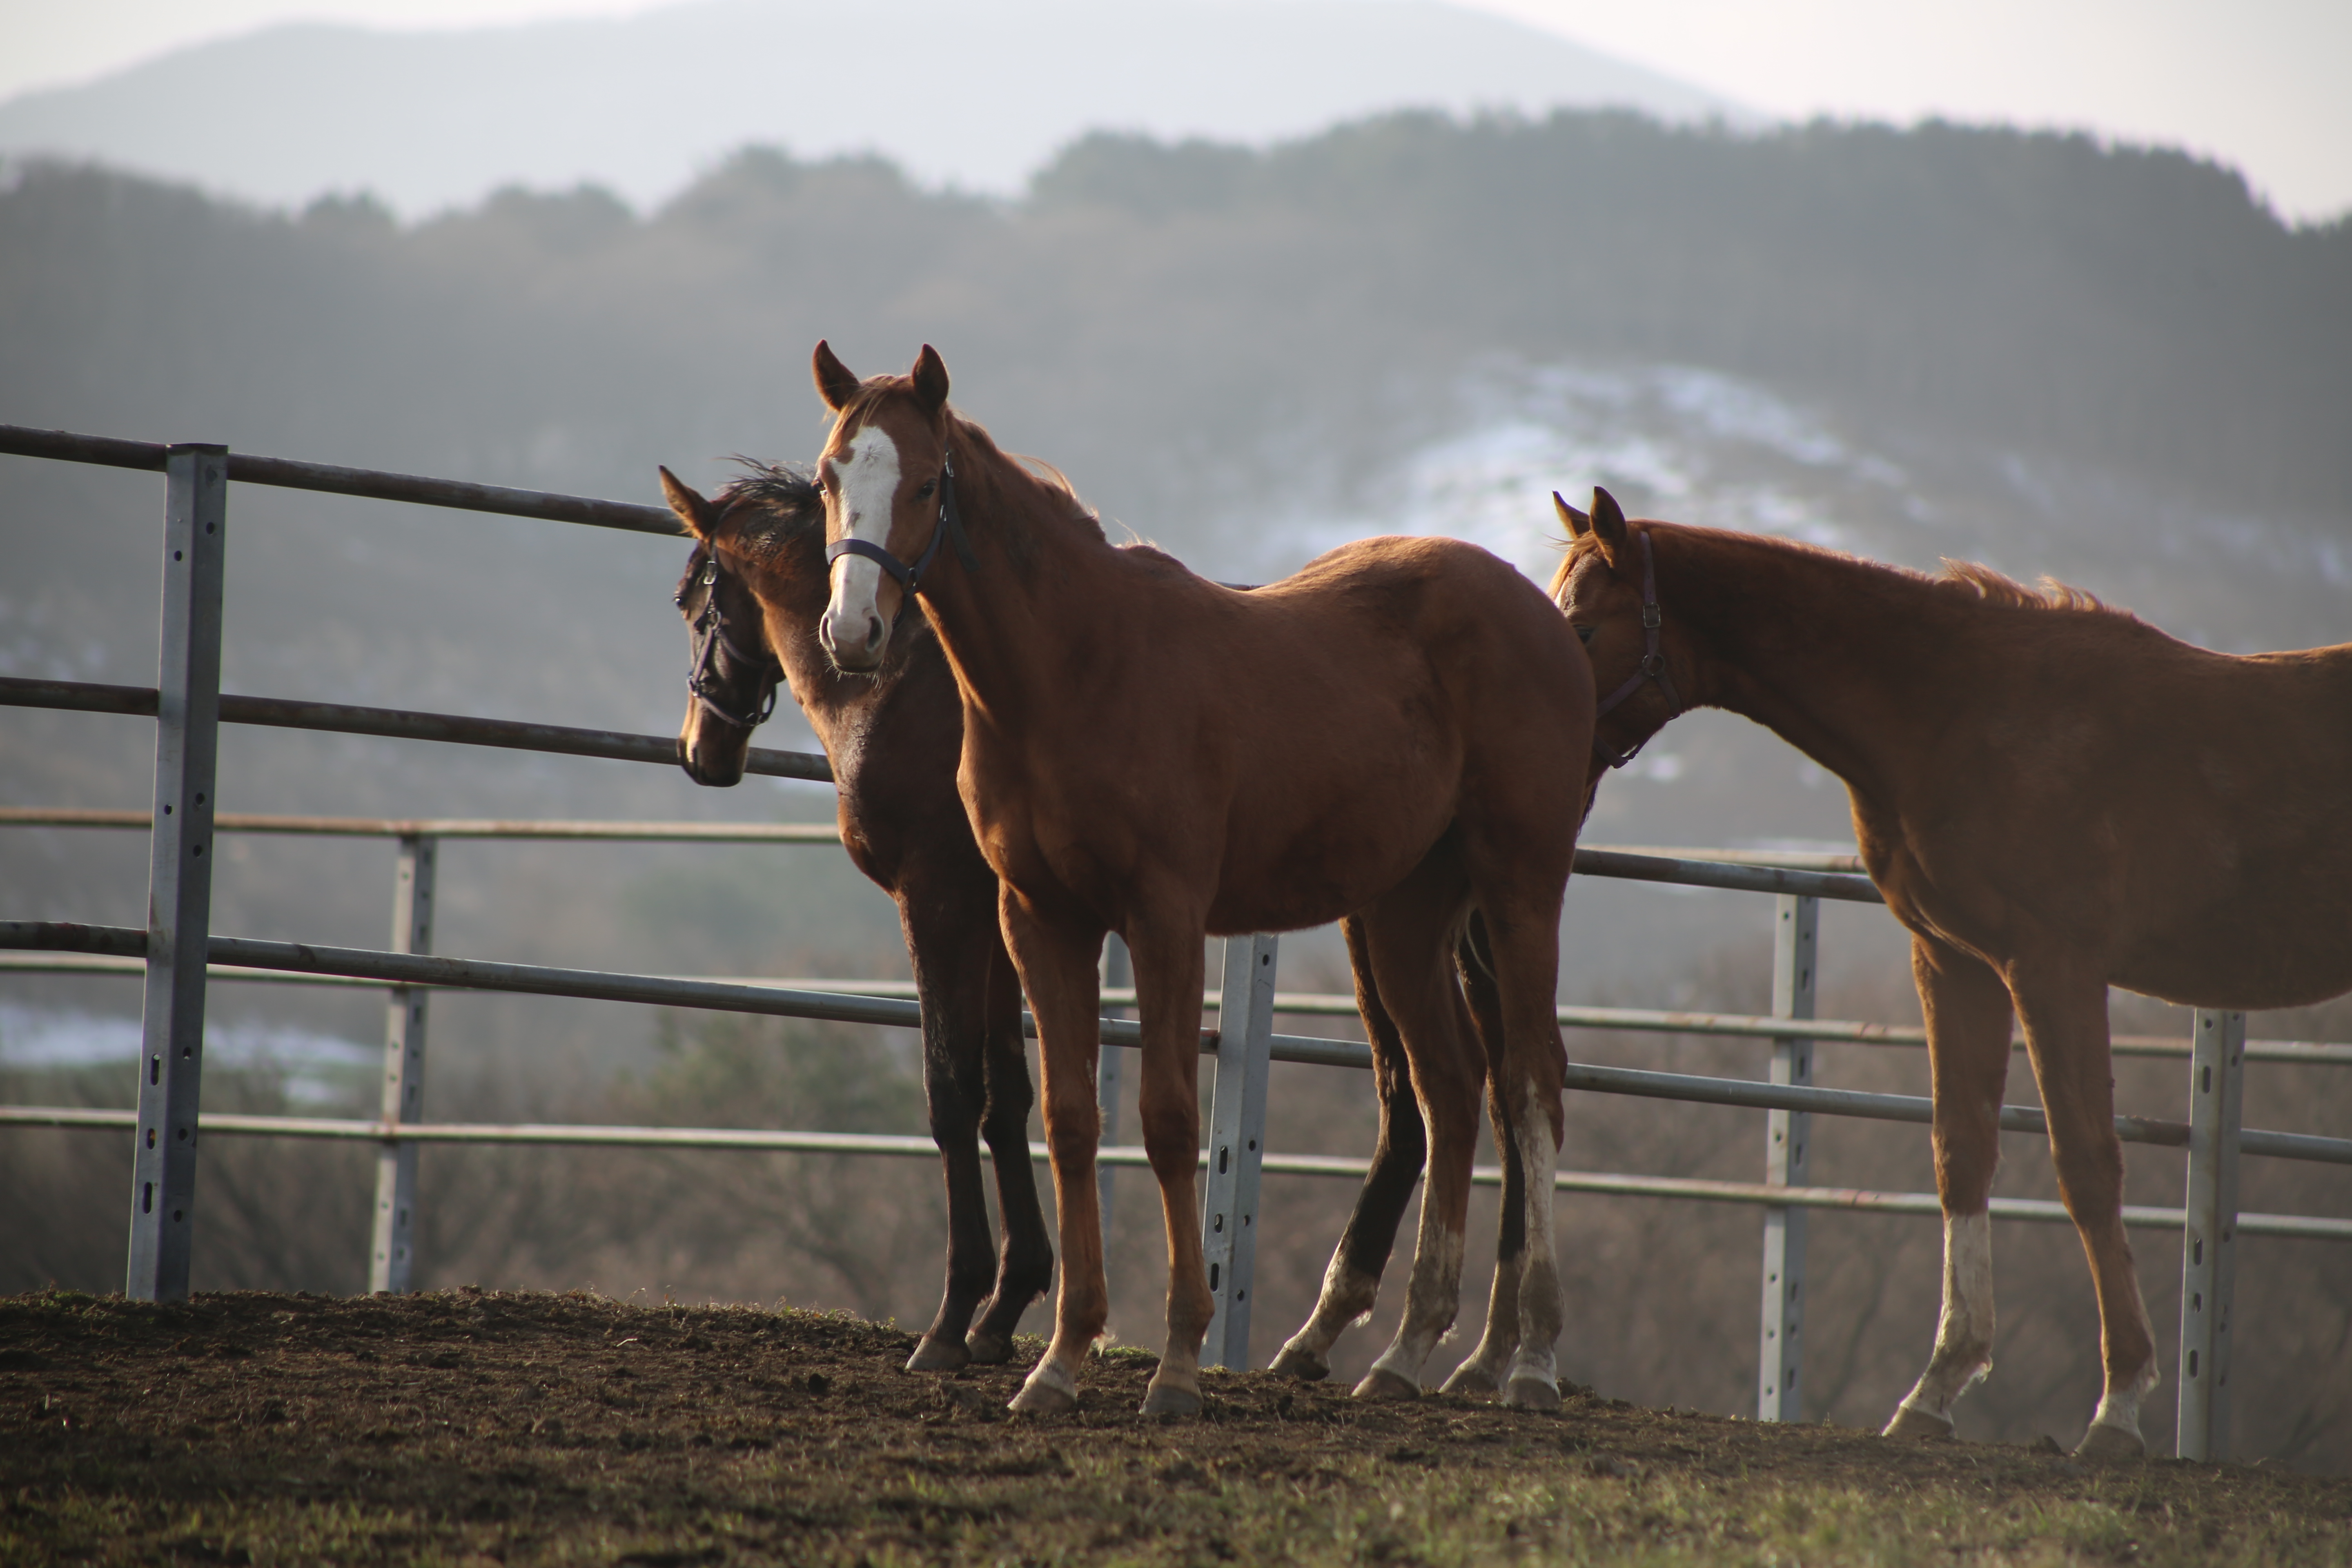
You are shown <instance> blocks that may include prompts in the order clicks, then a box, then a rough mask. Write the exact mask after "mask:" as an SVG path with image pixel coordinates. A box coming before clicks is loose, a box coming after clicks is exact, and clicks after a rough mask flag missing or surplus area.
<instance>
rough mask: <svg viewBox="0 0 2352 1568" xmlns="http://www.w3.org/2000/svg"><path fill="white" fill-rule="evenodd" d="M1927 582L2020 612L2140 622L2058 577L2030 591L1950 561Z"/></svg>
mask: <svg viewBox="0 0 2352 1568" xmlns="http://www.w3.org/2000/svg"><path fill="white" fill-rule="evenodd" d="M1927 580H1928V581H1929V582H1931V583H1933V584H1936V586H1937V587H1939V588H1949V589H1953V590H1956V591H1958V592H1959V593H1963V594H1973V595H1976V596H1977V597H1978V598H1979V599H1982V600H1983V601H1984V602H1985V603H1986V604H1988V605H2009V606H2011V607H2012V608H2015V609H2020V610H2087V611H2091V612H2093V613H2094V614H2097V615H2102V616H2123V617H2124V618H2126V620H2135V619H2137V616H2133V615H2132V613H2131V612H2130V611H2129V610H2121V609H2117V608H2116V606H2115V605H2110V604H2108V603H2107V602H2106V601H2105V600H2104V599H2101V598H2100V597H2099V596H2098V595H2096V594H2093V593H2091V592H2089V591H2088V590H2086V589H2083V588H2075V587H2071V586H2069V585H2068V584H2064V583H2061V582H2060V581H2058V579H2056V578H2055V577H2051V576H2046V575H2045V576H2044V577H2043V578H2042V585H2041V587H2039V588H2029V587H2027V586H2026V585H2025V584H2022V583H2021V582H2019V581H2018V580H2017V579H2016V578H2014V577H2007V576H2003V575H2002V574H2000V573H1999V572H1996V571H1994V570H1993V569H1992V568H1991V567H1990V566H1986V565H1982V564H1980V563H1977V562H1974V561H1950V560H1947V561H1946V562H1945V563H1944V569H1943V570H1942V571H1941V572H1938V573H1937V574H1934V575H1933V576H1931V577H1928V578H1927Z"/></svg>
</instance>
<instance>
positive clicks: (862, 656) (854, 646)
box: [816, 610, 890, 675]
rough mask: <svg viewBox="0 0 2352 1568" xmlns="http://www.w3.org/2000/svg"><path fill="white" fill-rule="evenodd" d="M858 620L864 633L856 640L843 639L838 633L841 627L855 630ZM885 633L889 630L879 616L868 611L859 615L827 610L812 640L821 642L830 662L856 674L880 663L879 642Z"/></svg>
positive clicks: (885, 635)
mask: <svg viewBox="0 0 2352 1568" xmlns="http://www.w3.org/2000/svg"><path fill="white" fill-rule="evenodd" d="M861 623H862V626H863V632H864V635H863V636H862V637H858V638H857V639H856V641H854V642H853V641H850V640H847V639H845V638H844V637H842V636H841V635H840V634H841V632H842V630H843V628H844V627H845V626H846V627H847V628H848V629H850V630H853V631H856V630H857V629H859V627H860V625H861ZM889 635H890V630H889V628H888V627H887V626H884V625H883V624H882V617H881V616H877V615H876V614H874V613H873V612H872V611H870V610H869V611H867V612H866V613H865V614H864V615H862V616H861V615H856V614H851V615H843V614H841V613H840V612H838V611H835V610H827V611H826V612H825V614H824V619H822V620H820V621H819V622H817V626H816V640H817V641H819V642H820V643H823V644H824V651H825V652H826V653H827V654H828V655H830V656H831V658H832V659H833V662H834V664H835V666H836V667H837V668H842V669H845V670H848V671H850V672H851V673H853V674H856V675H864V674H866V673H868V672H870V671H871V670H873V669H874V668H875V667H876V666H877V665H879V664H880V663H881V662H882V645H883V643H884V642H885V641H886V640H887V638H888V637H889Z"/></svg>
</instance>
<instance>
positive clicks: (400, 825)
mask: <svg viewBox="0 0 2352 1568" xmlns="http://www.w3.org/2000/svg"><path fill="white" fill-rule="evenodd" d="M782 754H784V755H802V754H804V753H798V752H786V753H782ZM151 825H152V818H150V817H149V816H148V815H147V813H145V812H143V811H107V810H100V809H96V808H90V807H75V806H50V805H0V827H99V828H133V829H136V830H138V831H140V832H142V833H143V832H145V831H146V830H147V828H148V827H149V826H151ZM213 828H214V831H215V832H219V833H277V834H290V835H294V836H297V837H320V838H513V839H544V838H554V839H566V840H581V839H595V840H610V841H612V842H614V843H624V844H670V843H677V844H835V845H837V844H839V843H840V842H841V829H840V828H839V827H838V826H835V825H833V824H831V823H824V822H558V821H539V820H530V821H522V820H516V821H509V820H505V819H502V818H498V817H478V816H419V817H399V816H275V815H268V814H264V813H258V812H236V811H225V812H222V813H221V814H220V815H219V816H215V817H214V818H213Z"/></svg>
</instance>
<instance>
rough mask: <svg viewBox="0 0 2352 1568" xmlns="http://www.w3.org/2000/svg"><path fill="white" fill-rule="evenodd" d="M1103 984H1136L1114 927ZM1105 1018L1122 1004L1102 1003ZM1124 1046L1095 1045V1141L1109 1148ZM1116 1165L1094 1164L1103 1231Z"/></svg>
mask: <svg viewBox="0 0 2352 1568" xmlns="http://www.w3.org/2000/svg"><path fill="white" fill-rule="evenodd" d="M1102 984H1103V989H1104V990H1106V991H1111V990H1122V989H1124V988H1126V987H1127V986H1129V985H1132V984H1135V963H1134V961H1133V960H1132V959H1130V958H1129V956H1128V952H1127V943H1126V942H1125V941H1123V940H1122V939H1121V938H1120V936H1119V934H1118V932H1117V931H1113V932H1111V933H1110V935H1108V936H1107V937H1105V938H1104V939H1103V955H1102ZM1102 1016H1104V1017H1106V1018H1124V1017H1126V1016H1127V1009H1126V1008H1125V1007H1124V1006H1118V1007H1105V1008H1103V1009H1102ZM1126 1068H1127V1050H1126V1047H1120V1046H1111V1047H1098V1048H1097V1050H1096V1052H1095V1102H1096V1104H1097V1105H1098V1106H1099V1107H1100V1108H1101V1110H1102V1131H1101V1132H1100V1134H1099V1135H1098V1136H1097V1140H1096V1142H1097V1144H1098V1145H1099V1146H1100V1147H1102V1148H1106V1149H1108V1148H1109V1147H1110V1146H1111V1144H1113V1143H1115V1142H1118V1094H1119V1088H1118V1086H1119V1080H1120V1079H1123V1078H1125V1077H1126V1076H1127V1072H1126ZM1117 1177H1118V1166H1116V1165H1113V1164H1110V1163H1107V1162H1106V1163H1097V1165H1096V1166H1095V1186H1096V1188H1097V1191H1098V1192H1099V1193H1100V1194H1101V1197H1102V1224H1103V1234H1104V1236H1105V1237H1108V1236H1109V1234H1110V1198H1111V1193H1112V1191H1113V1190H1114V1188H1115V1187H1116V1185H1117Z"/></svg>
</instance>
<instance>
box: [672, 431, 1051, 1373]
mask: <svg viewBox="0 0 2352 1568" xmlns="http://www.w3.org/2000/svg"><path fill="white" fill-rule="evenodd" d="M661 479H662V491H663V493H664V495H665V496H667V498H668V500H669V504H670V509H671V510H673V511H675V512H677V516H678V520H679V521H682V522H683V523H685V524H686V526H687V527H688V530H690V531H692V532H693V534H694V536H695V539H696V544H695V547H694V553H693V555H692V556H691V557H690V558H689V559H688V562H687V568H686V575H685V576H684V577H683V578H681V579H679V582H678V588H677V605H678V608H679V610H680V611H682V612H683V613H684V614H685V616H686V617H687V621H688V625H689V626H691V627H692V628H693V631H694V638H695V657H694V667H693V672H692V674H691V675H690V676H689V678H688V688H689V689H690V691H691V694H692V700H691V701H690V702H689V703H688V707H687V710H686V722H685V724H684V726H683V728H681V729H680V731H679V732H678V758H679V761H680V762H681V763H684V764H685V767H686V771H687V773H688V774H689V775H690V776H691V777H692V778H693V779H694V780H695V782H696V783H698V784H719V785H726V784H736V783H738V782H740V780H741V779H742V777H743V763H744V760H745V757H746V755H747V753H748V752H750V750H751V731H752V728H753V726H754V725H755V724H757V723H758V721H760V720H761V718H763V717H764V716H765V714H766V711H767V710H768V709H769V708H770V707H772V705H773V701H774V690H775V682H776V679H778V677H779V675H781V676H782V678H783V679H786V680H788V681H789V682H790V683H791V687H792V692H793V696H794V697H795V698H797V699H798V700H799V701H800V705H801V709H802V711H803V712H804V713H806V714H807V716H808V721H809V723H810V724H811V726H813V727H814V729H815V731H816V732H817V736H818V738H819V739H820V740H821V741H822V742H824V750H825V755H826V756H827V757H829V758H830V759H832V762H833V772H834V778H835V783H836V784H837V785H838V790H839V798H840V813H841V837H842V842H843V844H844V845H845V846H846V847H847V848H848V850H849V855H850V858H851V859H852V860H854V861H855V862H856V866H857V868H858V869H859V870H861V871H863V872H865V873H866V876H867V877H869V878H871V879H873V880H874V882H875V883H876V884H877V886H879V887H880V888H881V889H883V891H885V892H887V893H888V894H889V895H890V896H891V897H892V898H893V899H894V900H897V901H898V921H899V925H900V927H901V929H902V930H903V931H904V932H905V934H906V939H907V956H908V958H909V959H910V960H911V961H912V962H913V963H914V969H915V986H916V992H917V994H918V995H919V997H920V999H921V1002H922V1009H923V1095H924V1100H925V1101H926V1103H927V1104H928V1106H929V1112H930V1120H931V1136H932V1138H933V1139H934V1140H935V1141H936V1142H938V1144H939V1147H940V1164H941V1166H942V1167H944V1169H945V1173H946V1176H947V1191H948V1261H947V1287H946V1292H945V1294H944V1295H943V1296H942V1297H941V1298H940V1310H939V1313H938V1315H937V1316H936V1317H935V1318H934V1319H933V1320H932V1321H931V1326H930V1329H929V1331H927V1332H926V1333H925V1334H924V1335H923V1337H922V1341H921V1342H920V1343H919V1344H918V1345H917V1346H916V1348H915V1353H914V1356H913V1358H912V1359H911V1360H909V1361H908V1363H907V1365H908V1369H909V1370H912V1371H926V1370H930V1371H943V1370H948V1369H950V1368H954V1367H959V1366H961V1365H963V1364H965V1363H967V1362H968V1361H979V1362H989V1363H1001V1362H1004V1361H1008V1360H1010V1359H1011V1358H1012V1355H1013V1329H1014V1327H1015V1326H1016V1325H1018V1324H1019V1322H1020V1321H1021V1314H1022V1313H1023V1312H1024V1310H1027V1308H1028V1306H1029V1303H1031V1302H1032V1301H1034V1300H1036V1299H1037V1298H1038V1297H1040V1296H1042V1295H1044V1294H1045V1289H1046V1287H1047V1286H1049V1285H1051V1284H1052V1283H1053V1279H1054V1247H1053V1243H1052V1242H1051V1241H1050V1240H1049V1239H1048V1238H1047V1237H1046V1234H1045V1215H1044V1213H1043V1212H1042V1210H1041V1209H1040V1207H1039V1205H1038V1201H1037V1181H1036V1173H1035V1172H1034V1170H1033V1169H1032V1168H1031V1166H1030V1161H1029V1107H1030V1103H1031V1097H1030V1086H1029V1061H1028V1048H1027V1046H1026V1043H1025V1042H1024V1040H1023V1038H1022V1035H1021V990H1020V985H1019V983H1018V981H1017V979H1016V977H1015V976H1014V974H1013V963H1012V960H1011V959H1010V958H1008V957H1007V956H1006V954H1005V952H1004V942H1003V938H1002V937H1001V936H1000V935H999V934H998V930H997V919H996V873H995V872H993V871H992V870H990V869H989V868H988V863H987V862H986V861H984V860H982V858H981V857H980V851H979V849H978V848H977V847H975V846H974V845H973V844H972V841H971V828H970V826H967V825H966V823H965V821H964V816H963V806H962V803H961V801H960V800H959V799H958V798H957V795H956V786H955V770H956V758H957V755H958V752H959V751H960V749H961V748H960V746H959V738H960V736H961V731H962V723H963V711H962V706H961V700H960V699H959V698H958V697H957V695H956V687H955V680H954V678H953V677H951V676H950V674H949V673H948V669H947V663H946V661H945V660H944V659H942V658H940V651H939V645H938V643H937V642H936V641H935V640H934V639H933V638H931V637H929V634H928V633H927V632H926V631H924V630H923V629H921V628H919V627H918V628H910V635H908V637H904V638H901V639H900V640H899V643H898V646H897V647H894V648H892V649H891V650H890V656H889V657H888V658H887V659H885V660H884V661H883V662H882V663H881V664H880V665H879V666H878V667H877V668H876V669H875V670H874V671H873V672H872V673H870V674H866V675H854V676H852V675H844V674H842V673H841V672H840V671H839V670H837V669H835V668H834V666H833V661H832V660H831V659H829V658H826V657H825V655H824V650H823V649H821V648H820V647H818V646H817V641H816V630H815V628H816V622H817V618H818V617H819V616H822V615H823V614H824V604H825V596H826V592H827V589H826V585H825V563H824V499H823V497H822V496H821V495H820V494H819V493H818V490H817V487H816V485H815V483H814V481H813V480H811V479H808V478H807V477H806V476H804V475H802V474H796V473H794V472H793V471H792V470H790V469H787V468H754V469H753V470H752V471H751V473H750V474H749V475H747V476H746V477H744V478H743V479H738V480H736V481H735V482H734V483H732V484H730V485H729V486H728V487H727V488H726V489H722V490H720V491H719V494H718V496H717V498H716V499H715V500H705V499H703V497H701V496H700V495H698V494H697V493H696V492H695V491H694V490H693V489H689V488H688V486H686V485H685V484H683V483H681V482H680V481H679V480H678V479H677V477H676V476H675V475H673V474H672V473H671V472H670V471H669V470H668V469H667V468H664V469H663V470H662V471H661ZM982 1136H984V1137H986V1139H987V1140H988V1147H989V1152H990V1153H991V1154H992V1156H993V1161H994V1163H995V1166H996V1197H997V1208H998V1212H999V1213H1000V1214H1001V1215H1003V1226H1004V1246H1003V1252H1002V1254H1001V1255H1000V1256H999V1257H997V1258H995V1260H994V1261H993V1262H992V1261H991V1258H990V1253H991V1250H992V1248H991V1247H990V1243H989V1225H988V1206H987V1203H986V1201H985V1199H984V1197H983V1195H982V1184H981V1171H980V1146H979V1142H978V1139H979V1138H980V1137H982ZM983 1299H984V1300H983ZM975 1313H977V1314H978V1317H979V1321H978V1322H977V1323H974V1322H973V1321H972V1319H973V1316H974V1314H975Z"/></svg>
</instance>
